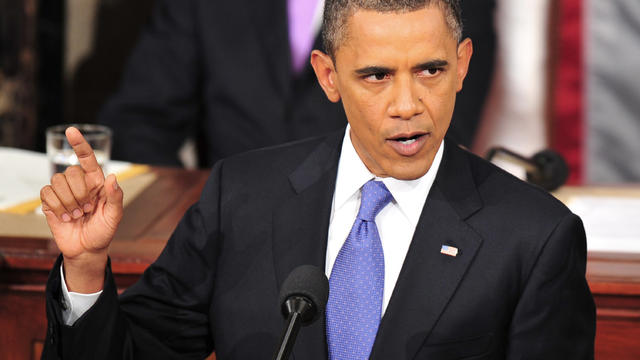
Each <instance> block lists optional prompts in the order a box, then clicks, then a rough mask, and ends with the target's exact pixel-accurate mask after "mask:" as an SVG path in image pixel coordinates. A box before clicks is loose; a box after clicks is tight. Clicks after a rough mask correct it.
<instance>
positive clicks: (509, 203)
mask: <svg viewBox="0 0 640 360" xmlns="http://www.w3.org/2000/svg"><path fill="white" fill-rule="evenodd" d="M457 148H458V149H459V151H461V152H462V153H464V154H465V157H466V158H467V159H468V162H469V165H470V168H471V173H472V174H473V177H474V181H475V183H476V188H477V189H478V193H479V195H480V197H481V198H482V201H483V203H484V204H485V205H491V206H494V207H498V208H502V207H504V208H508V209H509V210H510V211H515V212H516V213H517V212H518V211H522V212H523V213H529V212H531V211H535V212H536V213H538V214H540V215H541V216H543V217H548V218H549V219H557V218H559V217H563V216H564V215H566V214H568V213H569V212H570V210H569V209H568V208H567V207H566V206H565V205H564V204H563V203H562V202H561V201H559V200H558V199H557V198H555V197H554V196H553V195H552V194H551V193H549V192H548V191H546V190H544V189H542V188H540V187H538V186H536V185H533V184H531V183H528V182H526V181H523V180H521V179H518V178H517V177H515V176H513V175H512V174H510V173H508V172H507V171H505V170H503V169H501V168H500V167H498V166H496V165H494V164H493V163H491V162H489V161H487V160H485V159H483V158H480V157H479V156H477V155H475V154H473V153H471V152H470V151H468V150H467V149H465V148H462V147H457Z"/></svg>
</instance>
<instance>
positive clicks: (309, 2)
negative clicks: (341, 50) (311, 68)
mask: <svg viewBox="0 0 640 360" xmlns="http://www.w3.org/2000/svg"><path fill="white" fill-rule="evenodd" d="M317 5H318V0H287V15H288V19H289V46H290V48H291V65H292V67H293V71H294V72H296V73H299V72H300V71H302V69H303V68H304V66H305V64H306V62H307V61H308V60H309V52H310V51H311V46H313V40H314V38H315V34H313V33H312V29H311V23H312V21H313V15H314V13H315V10H316V6H317Z"/></svg>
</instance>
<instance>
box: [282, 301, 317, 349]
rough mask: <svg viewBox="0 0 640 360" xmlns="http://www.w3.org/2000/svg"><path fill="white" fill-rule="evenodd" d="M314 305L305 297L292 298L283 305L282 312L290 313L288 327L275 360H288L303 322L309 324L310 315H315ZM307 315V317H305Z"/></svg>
mask: <svg viewBox="0 0 640 360" xmlns="http://www.w3.org/2000/svg"><path fill="white" fill-rule="evenodd" d="M313 307H314V306H313V304H312V303H311V301H309V300H308V299H307V298H306V297H304V296H292V297H290V298H289V299H287V301H285V303H284V304H283V307H282V310H283V312H285V313H288V314H289V315H288V317H287V327H286V328H285V331H284V333H283V334H282V338H281V339H280V347H279V348H278V351H277V352H276V354H275V356H274V357H273V359H274V360H286V359H289V355H291V350H293V344H294V343H295V341H296V336H298V331H300V326H301V325H302V323H303V322H307V321H308V320H309V319H308V317H309V314H310V313H311V314H313V313H314V312H315V311H314V309H313ZM305 315H307V316H305Z"/></svg>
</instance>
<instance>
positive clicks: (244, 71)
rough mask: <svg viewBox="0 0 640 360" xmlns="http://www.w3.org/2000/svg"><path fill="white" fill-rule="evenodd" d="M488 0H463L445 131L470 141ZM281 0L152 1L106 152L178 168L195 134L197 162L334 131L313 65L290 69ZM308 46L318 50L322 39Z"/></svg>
mask: <svg viewBox="0 0 640 360" xmlns="http://www.w3.org/2000/svg"><path fill="white" fill-rule="evenodd" d="M494 3H495V0H474V1H464V2H463V5H462V7H463V11H464V14H465V21H466V24H465V25H466V26H465V30H467V33H466V34H467V35H469V36H471V37H472V38H473V39H474V41H475V42H474V48H475V51H474V58H473V60H472V64H471V69H470V73H469V77H468V79H467V80H466V82H465V89H464V90H463V92H462V93H461V94H460V95H459V96H458V101H457V106H456V112H455V115H454V119H453V121H452V125H451V127H452V130H451V133H452V134H453V135H454V136H455V137H456V140H458V141H459V142H462V144H464V145H467V146H469V145H470V143H471V139H472V135H473V133H474V132H475V127H476V124H477V121H478V118H479V117H480V113H481V110H482V106H483V104H484V98H485V94H486V93H487V92H488V91H487V90H488V88H489V84H490V80H491V74H492V69H493V58H494V48H495V45H494V44H495V34H494V31H493V8H494ZM286 4H287V1H286V0H259V1H258V0H233V1H212V0H180V1H174V0H158V2H157V4H156V7H155V11H154V13H153V16H152V21H151V23H150V24H149V26H148V27H147V29H146V31H144V32H143V33H142V35H141V37H140V39H139V41H138V44H137V46H136V48H135V49H134V51H133V53H132V55H131V58H130V60H129V62H128V66H127V68H126V71H125V73H124V76H123V80H122V85H121V88H120V90H119V92H118V93H117V94H116V95H115V96H114V97H113V98H112V99H111V100H110V101H109V102H108V103H107V104H106V105H105V107H104V108H103V110H102V112H101V114H100V116H99V121H100V122H101V123H104V124H106V125H108V126H110V127H111V128H112V129H113V131H114V137H113V158H115V159H122V160H128V161H135V162H143V163H152V164H167V165H178V164H179V160H178V157H177V151H178V148H179V147H180V146H181V145H182V143H183V142H184V141H185V139H186V138H187V137H193V138H196V140H197V142H198V146H199V149H198V150H199V151H198V154H199V155H200V156H201V159H200V163H201V165H204V166H207V167H210V166H212V165H213V164H214V163H215V162H216V161H217V160H219V159H222V158H225V157H228V156H230V155H233V154H237V153H240V152H243V151H247V150H251V149H256V148H259V147H264V146H271V145H275V144H280V143H283V142H285V141H292V140H297V139H302V138H307V137H310V136H317V135H319V134H324V133H328V132H331V131H334V130H337V129H340V128H342V127H344V126H345V125H346V117H345V115H344V110H343V108H342V104H340V103H338V104H334V103H331V102H329V100H327V98H326V96H325V95H324V93H323V92H322V89H321V88H320V86H319V85H318V83H317V80H316V77H315V75H314V73H313V70H312V68H311V66H310V65H307V66H306V68H305V69H304V70H303V72H302V73H301V74H299V75H296V74H294V73H293V72H292V70H291V60H290V55H289V54H290V51H289V40H288V25H287V5H286ZM315 48H322V47H321V45H320V41H319V39H318V40H316V44H315Z"/></svg>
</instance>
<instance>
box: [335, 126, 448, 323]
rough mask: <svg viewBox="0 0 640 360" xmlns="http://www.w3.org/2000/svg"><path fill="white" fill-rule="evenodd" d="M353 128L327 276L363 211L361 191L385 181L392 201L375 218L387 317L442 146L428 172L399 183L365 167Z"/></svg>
mask: <svg viewBox="0 0 640 360" xmlns="http://www.w3.org/2000/svg"><path fill="white" fill-rule="evenodd" d="M350 130H351V129H350V127H349V126H347V130H346V131H345V136H344V141H343V143H342V152H341V154H340V162H339V164H338V176H337V179H336V189H335V191H334V193H333V205H332V207H331V220H330V222H329V236H328V240H327V257H326V262H325V273H326V274H327V277H330V276H331V269H333V263H334V262H335V261H336V257H337V256H338V252H340V249H341V248H342V245H343V244H344V242H345V241H346V240H347V236H348V235H349V232H350V231H351V227H352V226H353V223H354V221H355V220H356V216H357V215H358V210H359V209H360V197H361V190H360V189H361V188H362V186H363V185H364V184H365V183H367V181H369V180H371V179H376V180H380V181H382V182H383V183H384V184H385V186H386V187H387V189H388V190H389V192H390V193H391V195H392V196H393V200H392V201H391V202H390V203H389V204H388V205H387V206H385V207H384V208H383V209H382V210H381V211H380V212H379V213H378V215H377V216H376V225H377V227H378V233H379V234H380V241H381V242H382V250H383V252H384V292H383V299H382V314H384V312H385V310H386V309H387V305H388V304H389V299H391V294H392V293H393V288H394V287H395V285H396V281H397V280H398V275H400V270H401V269H402V264H403V263H404V258H405V257H406V255H407V250H409V245H410V244H411V239H412V238H413V233H414V232H415V230H416V225H418V220H419V219H420V214H421V213H422V208H423V207H424V203H425V200H426V199H427V195H428V194H429V190H431V186H432V185H433V181H434V180H435V178H436V173H437V172H438V168H439V167H440V162H441V160H442V153H443V144H442V143H441V144H440V147H439V148H438V152H437V153H436V156H435V159H434V160H433V164H432V165H431V168H430V169H429V171H427V173H426V174H424V175H423V176H422V177H420V178H418V179H415V180H398V179H394V178H391V177H387V178H378V177H376V176H375V175H373V174H372V173H371V172H370V171H369V170H368V169H367V167H366V166H365V165H364V163H363V162H362V160H360V157H359V156H358V153H356V150H355V149H354V148H353V144H352V143H351V137H350V136H349V133H350Z"/></svg>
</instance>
